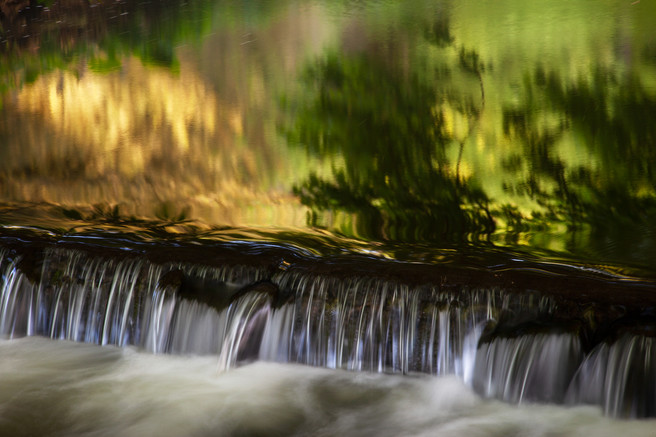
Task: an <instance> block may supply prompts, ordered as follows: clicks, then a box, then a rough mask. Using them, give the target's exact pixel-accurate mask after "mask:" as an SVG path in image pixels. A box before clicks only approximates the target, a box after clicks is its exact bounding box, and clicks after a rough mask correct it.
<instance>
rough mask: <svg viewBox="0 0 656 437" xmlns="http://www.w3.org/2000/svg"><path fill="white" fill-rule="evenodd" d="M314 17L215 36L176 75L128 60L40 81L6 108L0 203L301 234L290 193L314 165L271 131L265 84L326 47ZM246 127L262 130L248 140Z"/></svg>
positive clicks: (301, 214)
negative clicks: (92, 208) (110, 209)
mask: <svg viewBox="0 0 656 437" xmlns="http://www.w3.org/2000/svg"><path fill="white" fill-rule="evenodd" d="M319 17H320V16H319V12H318V11H317V10H315V8H303V9H300V10H293V11H289V13H288V14H283V15H282V16H281V17H280V18H278V19H277V20H274V21H273V24H272V25H271V26H270V27H265V28H263V29H257V31H255V32H254V33H250V32H248V33H244V32H241V31H240V30H236V31H231V32H223V33H219V34H215V35H213V36H210V37H209V38H207V40H206V41H205V43H204V44H202V47H201V50H200V53H196V52H194V50H193V48H189V47H187V48H185V47H182V48H180V49H178V50H177V57H178V60H179V67H177V68H176V69H169V68H164V67H156V66H144V65H143V64H142V62H141V61H140V60H139V59H137V58H134V57H126V58H123V59H122V60H121V67H120V69H118V70H116V71H112V72H109V73H103V74H98V73H95V72H93V71H92V70H91V69H90V68H88V67H87V66H86V65H84V64H80V65H77V66H74V67H73V68H71V69H69V70H68V71H64V70H62V71H55V72H53V73H49V74H45V75H42V76H40V77H38V79H37V80H36V81H35V82H34V83H33V84H30V85H27V86H24V87H23V88H21V89H20V90H18V91H16V92H15V93H14V94H13V95H12V97H11V98H10V99H6V100H5V102H4V104H5V108H4V109H5V110H4V111H3V113H2V114H3V117H2V118H0V134H1V137H2V138H5V141H4V142H5V143H6V144H5V147H4V150H2V151H0V155H1V154H4V155H5V156H6V157H9V158H10V159H3V160H2V163H0V170H1V171H2V172H1V173H0V178H1V181H0V182H1V183H0V190H1V194H0V195H1V196H2V198H3V200H5V201H23V202H24V201H27V202H48V203H55V204H62V205H65V206H67V207H75V206H76V205H78V206H85V205H89V204H105V205H107V204H109V205H114V204H116V205H119V206H120V212H121V214H122V215H136V216H140V217H147V218H155V217H158V218H193V219H195V220H201V221H204V222H206V223H209V224H221V225H241V226H249V225H252V226H272V225H277V224H282V225H284V226H291V227H303V226H305V224H306V209H307V208H306V207H304V206H302V205H301V204H300V202H299V200H298V199H297V198H296V197H295V196H294V195H293V194H292V189H291V187H292V185H293V183H294V182H295V181H297V180H300V179H302V178H303V177H304V175H305V174H306V173H307V171H306V169H307V168H308V167H309V165H310V164H309V163H308V161H309V160H311V158H309V157H307V156H305V154H304V153H301V152H299V151H298V150H296V151H294V150H288V149H287V147H286V145H285V144H283V142H282V141H280V140H279V138H276V136H275V133H274V134H273V135H271V133H270V132H272V131H274V132H275V118H276V117H275V113H274V112H273V111H272V110H271V108H272V107H273V106H274V105H275V104H276V101H275V99H276V98H277V97H278V96H277V95H276V92H279V90H276V89H270V88H273V86H272V85H274V84H272V83H271V82H272V79H271V76H273V77H274V79H275V76H276V75H282V74H286V75H294V74H295V72H296V70H297V69H298V68H299V64H300V63H301V62H302V61H304V60H305V58H304V56H305V53H306V52H307V51H308V48H307V47H306V46H309V50H310V51H312V50H317V49H319V48H320V47H321V39H322V38H324V33H325V32H323V31H322V28H325V27H326V26H323V27H322V26H321V25H319V24H318V23H317V20H318V19H319ZM297 24H298V25H297ZM308 33H310V34H309V35H307V34H308ZM244 35H248V39H249V41H248V42H249V45H245V44H243V41H242V39H243V37H244ZM262 53H265V54H266V56H267V59H265V60H264V61H262V60H261V59H260V57H261V55H262ZM280 59H282V60H283V62H282V63H280ZM258 62H260V63H261V62H264V63H265V64H266V65H259V64H258ZM276 64H279V65H276ZM244 66H246V71H244V70H241V69H242V68H244ZM208 67H209V71H208ZM276 69H283V70H284V73H277V70H276ZM218 91H221V92H222V94H221V95H222V96H225V97H220V94H219V92H218ZM235 93H236V95H235ZM244 97H246V98H244ZM263 108H264V109H263ZM253 126H255V129H257V130H258V134H251V135H250V136H247V135H246V132H245V131H246V130H247V129H250V130H251V131H252V130H253V129H254V128H253ZM259 132H264V133H263V134H260V133H259Z"/></svg>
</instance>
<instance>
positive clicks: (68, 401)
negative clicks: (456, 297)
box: [0, 337, 656, 437]
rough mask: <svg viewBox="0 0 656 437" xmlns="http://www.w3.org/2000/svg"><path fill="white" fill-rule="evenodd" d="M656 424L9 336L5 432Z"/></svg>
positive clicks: (315, 431) (327, 372)
mask: <svg viewBox="0 0 656 437" xmlns="http://www.w3.org/2000/svg"><path fill="white" fill-rule="evenodd" d="M654 430H656V420H641V421H621V420H616V419H611V418H608V417H604V416H602V412H601V409H599V408H594V407H571V408H567V407H561V406H553V405H531V404H525V405H520V406H516V405H510V404H506V403H503V402H500V401H496V400H486V399H482V398H480V397H479V396H477V395H476V394H474V393H473V392H472V391H471V389H470V388H468V387H467V386H466V385H465V384H464V383H463V382H462V381H461V380H460V379H459V378H457V377H455V376H443V377H431V376H424V377H407V376H405V377H403V376H392V375H380V374H371V373H362V372H347V371H343V370H331V369H321V368H313V367H307V366H300V365H292V364H276V363H263V362H258V363H254V364H249V365H246V366H243V367H241V368H238V369H234V370H230V371H228V372H225V373H219V372H217V363H216V358H215V357H181V356H172V355H153V354H149V353H142V352H137V351H136V350H135V349H133V348H116V347H114V346H97V345H89V344H82V343H73V342H69V341H61V340H50V339H44V338H40V337H28V338H23V339H15V340H2V341H0V435H2V436H15V437H21V436H32V435H37V436H68V437H77V436H85V437H86V436H88V437H91V436H94V437H102V436H108V437H109V436H111V437H115V436H122V437H132V436H134V437H148V436H153V437H155V436H157V437H168V436H242V435H267V436H271V435H280V436H295V435H298V436H300V435H316V436H466V437H485V436H498V437H506V436H531V437H539V436H545V437H547V436H548V437H554V436H562V437H565V436H583V437H589V436H599V437H603V436H609V437H611V436H612V437H617V436H622V437H631V436H653V435H654Z"/></svg>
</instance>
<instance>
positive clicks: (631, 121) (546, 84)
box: [504, 68, 656, 266]
mask: <svg viewBox="0 0 656 437" xmlns="http://www.w3.org/2000/svg"><path fill="white" fill-rule="evenodd" d="M538 105H539V106H538ZM540 110H543V111H544V110H548V111H551V112H552V113H554V114H555V115H556V116H557V118H558V119H559V120H560V121H559V122H558V123H550V124H549V123H545V122H544V120H542V119H541V118H540V117H539V114H540ZM655 113H656V97H654V96H650V95H649V93H648V92H647V90H646V89H645V88H644V87H643V86H642V85H641V83H640V81H639V80H638V78H637V77H635V76H633V75H628V76H626V77H618V76H616V75H614V74H612V73H611V72H608V71H601V70H598V71H596V72H594V74H592V75H591V77H590V78H589V79H587V80H583V79H580V80H578V81H575V82H567V81H565V80H563V79H562V78H561V77H559V76H558V75H557V74H556V73H553V72H546V71H544V69H543V68H537V69H536V72H535V74H534V75H533V77H532V78H531V80H530V81H529V83H527V85H526V97H525V100H524V102H523V104H522V105H520V106H517V107H514V108H506V110H505V111H504V130H505V132H506V134H507V135H508V136H509V137H511V138H512V139H515V140H517V141H518V142H520V143H521V144H523V147H524V150H523V152H522V153H521V154H520V155H518V156H516V157H514V158H513V159H512V161H514V163H512V162H508V163H507V164H508V165H507V166H506V167H507V170H508V172H509V174H512V173H513V172H514V173H517V172H521V173H522V174H523V175H524V176H523V177H522V178H520V182H517V183H514V184H509V185H508V187H507V189H508V190H512V191H515V192H517V193H522V194H525V195H528V196H530V197H531V198H533V199H535V200H537V201H538V203H539V204H540V205H541V206H543V207H544V208H545V209H546V210H547V211H548V215H549V220H550V221H551V222H552V223H556V222H561V223H564V224H565V225H566V226H567V227H568V229H569V230H570V232H571V239H570V241H569V250H570V251H572V252H578V253H581V252H583V253H586V254H588V255H595V256H599V255H600V254H601V255H602V256H604V257H605V258H607V259H611V260H614V261H622V262H632V263H636V264H640V265H643V266H653V265H654V261H652V260H654V259H655V258H654V257H655V255H656V224H655V223H656V148H655V147H654V146H656V123H654V120H653V114H655ZM565 134H568V135H571V136H573V137H574V139H575V140H576V141H577V143H579V144H581V145H584V146H585V151H586V153H587V154H588V155H589V157H590V159H588V160H586V161H585V163H583V164H578V165H573V164H571V163H568V162H567V161H566V160H565V159H564V158H563V157H561V156H559V154H558V150H557V146H558V143H559V140H560V139H561V137H562V136H563V135H565ZM528 224H529V225H530V223H528Z"/></svg>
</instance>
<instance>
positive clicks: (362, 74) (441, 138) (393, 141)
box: [288, 23, 494, 242]
mask: <svg viewBox="0 0 656 437" xmlns="http://www.w3.org/2000/svg"><path fill="white" fill-rule="evenodd" d="M426 36H427V37H430V38H431V40H434V44H436V45H438V46H444V45H448V44H450V43H451V37H450V35H449V33H448V27H445V25H444V23H441V24H439V25H435V26H431V27H430V28H429V31H427V32H426ZM402 46H404V44H403V42H402V41H401V42H399V41H397V43H396V46H395V45H394V44H393V43H390V44H387V45H386V47H385V49H386V53H385V56H384V57H381V56H380V55H379V52H378V51H376V50H371V49H370V50H366V51H361V52H357V53H351V54H349V55H348V56H344V55H341V56H338V55H335V54H332V55H328V56H326V57H325V58H324V59H322V60H320V61H319V62H318V63H316V64H315V65H312V66H311V67H310V68H308V69H307V70H306V72H305V74H304V76H303V82H304V83H305V84H306V85H307V86H308V87H309V88H310V89H311V96H312V97H311V98H310V99H309V102H308V103H307V104H306V105H305V106H303V107H302V108H301V109H300V110H299V111H298V114H297V118H296V123H295V125H294V127H293V128H292V129H291V130H290V131H289V132H288V135H289V138H290V139H291V140H292V142H293V143H296V144H301V145H303V146H304V147H307V149H308V151H310V152H311V153H313V154H317V155H320V156H324V157H329V156H332V157H341V158H342V159H343V161H344V165H343V166H338V167H336V168H335V169H334V171H333V176H332V177H330V178H322V177H320V176H319V175H317V174H313V175H312V176H311V177H309V178H308V179H307V180H306V181H305V182H304V183H303V184H301V185H300V186H297V187H296V188H295V192H296V194H297V195H299V196H300V198H301V201H302V202H303V203H304V204H305V205H308V206H310V208H311V211H312V212H311V216H310V220H309V221H310V225H312V226H321V225H323V224H324V222H323V219H322V217H323V215H322V214H323V212H325V211H329V212H335V211H337V212H343V213H349V214H352V216H353V220H354V224H353V229H351V230H350V232H353V233H355V234H357V235H359V236H361V237H367V238H374V239H383V240H403V241H411V242H416V241H441V242H457V241H460V240H463V239H467V238H470V237H471V234H482V235H483V236H485V235H487V234H489V233H491V232H492V231H493V230H494V220H493V219H492V216H491V214H490V211H489V206H488V203H489V201H488V198H487V196H486V195H485V193H484V192H483V190H482V189H481V188H480V187H478V186H477V185H476V184H475V183H474V181H472V180H471V179H465V178H459V177H458V175H457V174H455V172H454V171H453V170H452V167H451V166H450V165H449V162H448V161H447V156H446V147H447V146H448V145H449V144H451V143H453V142H454V139H453V138H452V137H451V135H450V134H449V133H448V132H447V130H446V129H445V117H444V114H443V111H442V109H441V108H440V105H439V103H440V102H441V101H444V100H445V99H447V98H449V99H452V100H454V101H456V100H458V105H457V106H458V107H460V108H462V111H464V112H466V113H468V114H467V115H468V116H470V115H472V114H475V113H476V112H477V111H478V108H476V107H475V105H473V104H472V103H471V102H468V101H464V100H463V99H462V96H448V95H447V94H446V93H445V92H444V91H441V90H440V89H439V88H438V83H439V78H440V76H444V75H445V74H448V72H446V73H445V72H444V70H442V71H441V72H440V73H435V74H432V75H429V74H427V75H424V76H421V75H419V74H416V72H414V71H408V69H406V68H403V67H399V65H402V64H403V62H395V63H394V65H390V63H389V62H386V61H385V59H387V57H392V58H394V56H395V55H398V53H395V52H394V50H395V47H402ZM407 46H408V45H405V47H407ZM399 52H402V50H401V49H399ZM466 57H467V59H473V60H474V61H476V62H474V63H472V62H473V61H472V62H469V63H467V65H468V66H469V67H470V68H473V67H472V65H473V66H475V67H476V68H473V71H472V74H475V75H480V70H479V68H478V58H477V55H476V54H475V53H474V52H468V54H467V56H466ZM463 58H465V56H463ZM460 100H463V101H460ZM477 238H478V237H477Z"/></svg>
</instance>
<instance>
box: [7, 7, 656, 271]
mask: <svg viewBox="0 0 656 437" xmlns="http://www.w3.org/2000/svg"><path fill="white" fill-rule="evenodd" d="M90 6H91V7H89V8H88V9H79V8H78V9H76V10H74V11H65V10H59V11H58V10H56V9H55V8H54V7H53V8H52V10H51V12H50V16H48V17H49V19H45V20H43V21H42V22H36V21H35V20H34V19H32V21H30V20H27V21H24V22H22V21H20V20H22V19H23V18H21V16H17V17H14V18H12V20H13V21H12V20H7V19H5V21H3V28H2V31H0V34H1V35H2V39H3V40H4V43H3V46H2V47H3V48H2V56H3V57H4V58H3V60H4V61H6V62H2V64H0V94H2V95H4V97H1V98H0V102H1V101H3V99H7V98H9V97H8V96H13V97H11V98H10V100H6V102H7V103H6V104H5V105H4V109H2V111H3V112H4V114H1V115H2V117H3V120H4V124H3V123H0V134H2V135H3V137H2V141H3V143H5V144H3V151H2V152H1V153H2V155H3V161H4V162H3V164H2V174H1V175H0V182H1V184H2V194H3V197H2V201H4V202H18V203H20V202H32V201H35V202H47V203H50V204H58V205H62V206H63V207H65V210H67V211H76V210H81V209H82V207H83V206H84V207H85V208H86V207H87V206H89V205H91V204H96V203H97V204H98V205H97V207H96V210H97V211H101V212H103V214H104V215H102V214H101V216H102V217H104V218H105V219H106V218H107V216H109V217H110V218H111V217H113V218H112V220H113V221H114V222H120V221H121V220H123V219H124V218H126V217H127V218H130V219H132V218H134V219H137V218H139V219H143V218H145V219H153V220H160V221H162V222H171V221H173V222H176V221H186V220H196V221H199V222H204V223H205V224H206V225H208V226H210V227H212V226H215V227H220V226H224V225H232V226H244V227H249V226H252V227H259V228H262V227H264V228H273V229H280V230H289V229H297V230H298V229H299V228H301V229H302V228H305V229H309V228H313V229H314V230H317V229H325V230H328V231H330V232H332V233H335V234H341V235H343V236H345V237H349V238H350V237H353V238H358V239H361V240H368V241H372V242H374V241H383V242H391V243H395V244H397V243H400V244H409V245H411V246H410V247H417V246H416V245H421V246H422V247H442V248H444V247H453V246H456V247H462V246H463V245H470V244H482V245H486V246H488V247H489V246H490V245H494V246H496V247H501V248H513V249H517V248H519V249H522V250H526V251H529V252H533V253H549V254H551V255H550V256H556V257H557V256H574V257H576V258H578V259H579V260H582V261H590V262H596V263H605V262H616V263H622V264H629V265H636V266H641V267H647V268H653V267H656V261H654V260H656V256H655V255H656V238H655V237H654V234H655V232H654V231H655V229H654V225H653V222H654V218H655V217H654V216H655V215H656V191H655V190H656V188H655V186H654V182H655V181H654V177H655V176H654V171H655V170H654V169H655V168H656V167H655V165H656V162H655V159H656V155H654V153H655V152H654V151H653V150H656V149H654V146H656V144H655V142H656V141H655V133H654V129H655V127H654V126H655V125H656V123H654V122H653V120H654V114H656V112H655V110H656V58H655V56H654V54H655V53H656V50H655V47H656V32H654V31H653V18H654V17H656V6H655V5H654V3H653V2H645V1H643V2H639V3H635V4H631V3H630V2H629V3H627V2H622V1H610V0H609V1H604V2H598V1H594V2H592V1H581V2H571V1H560V0H553V1H549V2H541V3H540V4H539V5H538V4H533V3H530V2H520V1H517V0H506V1H494V2H492V1H484V0H481V1H477V2H449V1H421V2H402V1H371V2H364V3H363V2H350V1H344V2H322V1H306V2H303V1H299V2H246V1H243V2H240V1H234V2H220V1H210V0H202V1H195V2H188V3H184V2H167V3H166V4H164V3H158V2H154V3H151V4H150V5H139V4H137V3H135V2H125V3H121V2H118V3H116V4H113V3H106V2H92V3H91V4H90ZM35 16H36V15H35ZM38 16H39V17H42V18H45V17H46V16H47V14H46V13H44V12H43V11H42V12H40V15H38ZM5 18H6V17H5ZM59 18H65V19H66V20H68V21H67V22H66V23H67V24H66V25H62V24H61V23H60V24H59V25H55V23H56V21H58V19H59ZM60 21H61V20H60ZM25 23H27V25H26V26H22V24H25ZM28 30H29V31H30V32H33V31H34V30H39V32H38V34H39V35H40V36H39V37H38V38H34V37H30V38H24V40H23V38H22V37H23V36H25V34H24V33H23V34H21V33H20V32H27V31H28ZM71 30H75V32H72V33H71ZM8 31H11V32H14V33H13V34H11V35H9V33H8ZM8 35H9V36H11V38H10V37H9V36H8ZM70 35H74V36H73V37H71V36H70ZM180 46H184V47H180ZM134 59H138V60H139V61H138V62H139V63H140V64H141V65H142V66H144V65H145V68H141V67H137V66H135V61H134ZM59 70H69V71H70V72H71V73H70V74H72V76H70V75H69V76H66V75H64V74H61V73H59V75H58V73H51V75H48V72H50V71H55V72H57V71H59ZM73 77H74V78H75V79H74V78H73ZM123 77H127V78H128V79H126V80H123V79H122V78H123ZM131 78H132V79H131ZM39 80H41V82H39ZM61 84H63V85H61ZM82 85H88V89H90V90H91V89H93V90H94V92H95V93H98V94H99V95H101V96H104V98H105V99H106V101H107V102H109V103H111V104H112V107H115V109H114V110H113V111H114V112H111V113H109V112H108V113H107V114H108V115H103V110H102V106H101V105H100V104H97V105H95V106H94V104H91V103H90V104H89V105H88V106H87V105H78V106H79V113H75V114H73V113H72V112H71V113H70V114H69V115H68V116H62V115H61V114H64V111H62V110H61V109H60V108H61V107H62V104H59V103H57V102H63V106H64V107H71V102H81V101H83V100H84V99H82V98H81V97H80V96H81V95H82V94H80V96H77V97H76V98H75V99H72V100H70V97H69V100H64V99H65V97H53V96H54V95H57V96H59V95H60V94H61V96H65V95H66V93H65V92H61V89H62V87H63V88H65V89H72V88H75V87H76V86H79V88H80V89H82V88H83V86H82ZM148 85H150V86H151V89H150V91H142V90H144V89H146V88H147V86H148ZM39 87H43V90H44V91H43V92H40V93H39V92H35V90H38V89H39ZM154 89H159V90H161V91H162V92H161V93H160V95H157V96H156V94H157V93H155V92H154V91H153V90H154ZM125 90H127V94H129V95H132V96H138V97H139V98H138V99H136V98H126V97H120V96H121V95H122V94H121V93H123V94H125V93H126V91H125ZM33 91H34V92H33ZM79 92H80V93H83V92H84V91H79ZM58 93H59V94H58ZM47 99H50V100H47ZM53 99H54V100H53ZM58 99H60V100H58ZM167 100H169V101H170V102H174V103H172V104H171V103H167ZM46 101H47V102H49V103H48V104H46V103H44V102H46ZM53 101H54V102H55V103H53ZM93 101H95V100H93V99H91V101H90V102H93ZM98 101H99V100H98ZM28 103H29V104H28ZM48 105H49V106H48ZM44 107H49V108H50V111H49V112H50V115H47V114H46V113H48V111H45V110H42V109H38V108H44ZM26 108H28V109H26ZM34 108H37V109H36V110H35V109H34ZM116 108H118V109H116ZM144 108H145V109H144ZM162 108H164V109H162ZM167 108H169V109H167ZM170 108H177V109H176V110H170ZM158 111H159V112H161V113H163V114H164V113H165V114H166V115H163V116H162V120H164V121H161V120H160V122H157V123H155V122H153V121H152V120H153V119H152V114H154V113H155V114H157V113H158ZM52 114H55V115H52ZM57 114H59V115H57ZM126 114H127V115H126ZM98 117H100V118H98ZM121 117H123V118H125V117H127V119H129V121H130V123H131V124H130V123H128V124H126V123H127V122H126V123H123V122H122V123H123V124H120V123H118V124H117V123H116V120H117V119H121ZM93 120H96V121H95V122H94V121H93ZM97 120H100V121H97ZM76 121H77V122H78V123H79V124H82V123H84V124H85V125H90V126H91V127H90V128H89V129H87V130H89V131H92V133H93V135H92V136H91V137H86V136H85V135H87V133H80V128H79V126H77V127H76V126H74V125H75V124H76ZM71 126H73V127H71ZM125 126H128V127H127V128H126V127H125ZM12 129H13V130H12ZM16 129H20V130H21V132H20V133H17V132H16V131H15V130H16ZM84 132H86V130H85V131H84ZM116 132H119V134H116ZM126 132H127V134H126ZM117 135H118V136H117ZM121 135H122V136H121ZM116 138H118V139H116ZM106 139H109V140H106ZM112 141H113V142H112ZM53 165H54V167H53ZM55 167H56V168H55ZM118 206H120V207H118ZM306 214H307V220H306V218H305V216H306ZM114 216H117V217H114ZM80 217H82V215H81V216H80ZM68 218H71V217H68ZM85 218H87V219H88V218H89V217H86V216H85ZM280 235H281V238H283V237H282V236H283V235H285V234H283V233H281V234H280ZM543 251H544V252H543Z"/></svg>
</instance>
